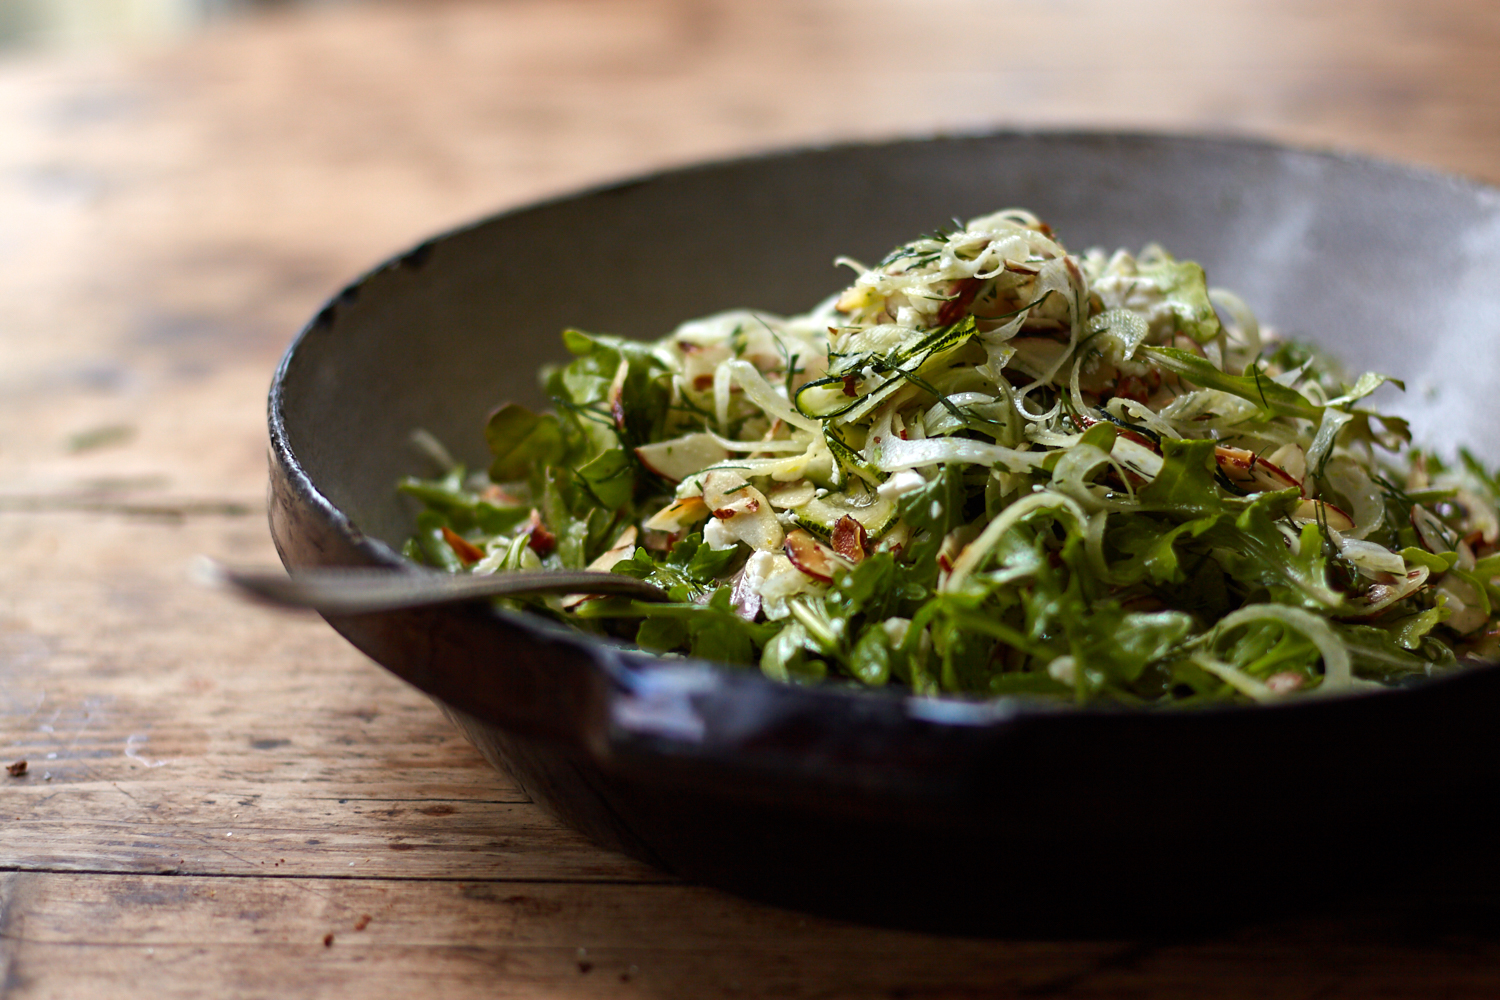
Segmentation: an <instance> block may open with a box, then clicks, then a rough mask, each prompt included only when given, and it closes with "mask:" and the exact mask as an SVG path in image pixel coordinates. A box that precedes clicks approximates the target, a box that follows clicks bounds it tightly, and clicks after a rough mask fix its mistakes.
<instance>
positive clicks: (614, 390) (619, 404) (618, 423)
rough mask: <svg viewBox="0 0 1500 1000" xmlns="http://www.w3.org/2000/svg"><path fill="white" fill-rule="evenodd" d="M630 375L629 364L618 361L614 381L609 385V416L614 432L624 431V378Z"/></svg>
mask: <svg viewBox="0 0 1500 1000" xmlns="http://www.w3.org/2000/svg"><path fill="white" fill-rule="evenodd" d="M629 374H630V362H629V361H626V360H625V359H624V358H621V359H620V366H619V367H618V368H616V369H615V377H614V381H612V382H610V384H609V396H608V399H609V416H610V419H612V420H613V421H614V422H615V430H617V431H623V430H624V429H625V377H626V376H627V375H629Z"/></svg>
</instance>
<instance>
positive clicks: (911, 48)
mask: <svg viewBox="0 0 1500 1000" xmlns="http://www.w3.org/2000/svg"><path fill="white" fill-rule="evenodd" d="M1497 48H1500V6H1497V5H1491V4H1474V3H1472V2H1470V0H1426V2H1421V3H1418V2H1415V0H1361V2H1359V3H1355V2H1353V0H1343V2H1330V3H1321V4H1309V3H1305V2H1302V0H1220V2H1215V3H1212V4H1209V3H1203V2H1201V0H1136V2H1133V3H1129V4H1124V3H1118V2H1115V0H1049V2H1048V3H1044V4H998V3H995V2H993V0H923V2H921V3H914V2H911V0H756V2H754V3H744V2H734V0H406V2H402V0H0V479H5V480H9V481H14V482H21V483H33V484H36V483H54V482H68V481H72V480H74V479H76V478H77V476H78V475H79V474H80V470H81V469H84V468H86V469H87V470H88V472H89V473H90V474H95V475H97V474H103V473H104V472H108V473H110V474H115V473H118V475H119V476H123V477H126V478H130V477H134V480H133V481H146V480H148V479H150V477H151V476H155V477H156V478H155V479H154V480H151V481H155V482H168V483H170V484H171V488H172V489H177V490H196V491H199V492H215V493H222V494H233V495H235V496H237V497H242V498H245V501H246V502H247V503H250V504H251V505H253V506H258V504H259V494H260V491H261V489H262V484H263V476H264V466H263V460H264V459H263V455H264V452H263V440H264V438H263V433H264V431H263V426H262V423H261V414H262V412H263V393H264V389H265V385H266V381H267V379H268V378H269V375H270V371H271V369H272V368H273V367H274V365H275V363H276V359H277V357H278V356H279V355H280V353H281V351H282V350H283V349H284V348H285V346H286V344H287V343H288V341H289V340H290V339H291V337H292V336H293V334H294V333H295V331H296V330H297V329H298V327H299V326H300V325H301V323H302V322H304V321H305V319H306V318H307V317H308V316H310V315H312V314H313V313H314V312H315V311H316V310H317V308H318V307H319V304H320V303H321V301H322V300H324V299H325V298H326V297H327V296H329V295H330V294H332V293H333V292H335V291H336V290H337V289H338V288H340V287H341V286H342V285H343V284H344V283H345V282H347V281H348V280H350V279H351V278H352V277H354V276H355V275H357V274H359V273H360V272H361V271H362V270H364V269H366V268H368V267H370V266H373V265H374V264H375V263H376V262H378V261H380V260H382V259H385V258H386V257H388V256H390V255H392V254H394V253H396V252H398V251H400V250H402V249H403V248H405V247H407V246H410V245H412V244H414V243H416V242H418V241H420V240H421V239H423V238H425V237H426V236H428V235H429V234H432V233H435V232H438V231H441V230H443V229H445V228H448V227H451V226H455V225H460V224H462V223H464V222H466V221H468V220H471V219H474V218H477V217H480V216H482V215H484V214H487V213H489V212H493V211H496V210H499V209H502V208H504V207H507V206H514V205H518V204H522V203H524V202H527V201H530V200H533V199H537V198H542V197H547V196H549V195H554V194H558V193H561V192H565V191H569V190H573V189H576V188H578V187H581V186H585V185H589V184H595V183H600V182H603V181H607V180H611V179H616V178H620V177H626V176H630V175H632V174H635V173H638V172H642V171H649V170H654V169H660V168H664V167H670V166H673V165H678V164H683V163H689V162H693V161H698V160H703V159H712V158H719V157H728V156H737V155H744V154H748V153H754V152H757V151H763V150H769V149H775V148H779V147H786V146H795V145H799V144H808V143H823V142H834V141H844V140H861V139H880V138H887V137H893V136H912V135H926V134H932V133H934V132H941V131H964V130H976V129H990V128H1000V127H1021V128H1111V129H1136V130H1140V129H1145V130H1159V131H1192V132H1209V133H1220V134H1231V135H1242V136H1250V137H1255V138H1261V139H1270V140H1275V141H1283V142H1290V143H1295V144H1300V145H1307V146H1313V147H1320V148H1333V149H1343V150H1352V151H1356V152H1361V153H1366V154H1372V155H1376V156H1382V157H1387V158H1392V159H1397V160H1401V161H1404V162H1409V163H1412V164H1415V165H1418V166H1426V167H1436V168H1440V169H1445V170H1451V171H1456V172H1458V173H1462V174H1467V175H1469V176H1473V177H1478V178H1481V179H1487V180H1496V179H1500V142H1497V138H1496V137H1497V136H1500V101H1497V100H1496V99H1495V97H1494V95H1495V94H1496V93H1497V92H1500V68H1497V63H1496V60H1495V59H1494V55H1493V54H1494V52H1495V51H1496V50H1497ZM1087 238H1088V237H1087V235H1086V234H1084V235H1081V236H1080V237H1079V239H1083V240H1086V239H1087ZM148 399H150V400H151V405H145V404H146V401H147V400H148ZM116 426H120V427H126V426H128V427H130V428H132V431H131V434H130V435H128V436H126V435H119V434H115V435H108V434H106V435H104V436H103V437H98V436H90V435H91V429H92V428H96V427H106V428H108V427H116ZM75 440H88V441H96V440H97V441H109V442H113V444H112V446H111V447H109V448H107V449H106V448H101V449H94V450H88V451H86V452H84V453H82V454H83V458H80V457H79V455H78V454H77V453H75V452H74V451H72V450H70V446H69V444H68V442H72V441H75ZM85 459H86V461H85ZM168 465H170V466H172V468H171V470H170V473H168V472H166V471H163V470H164V468H165V467H166V466H168ZM146 470H150V471H149V474H148V472H147V471H146ZM28 488H30V487H28ZM164 488H165V487H164Z"/></svg>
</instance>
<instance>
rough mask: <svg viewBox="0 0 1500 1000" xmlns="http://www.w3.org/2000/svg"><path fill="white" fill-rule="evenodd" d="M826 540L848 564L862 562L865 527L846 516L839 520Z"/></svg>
mask: <svg viewBox="0 0 1500 1000" xmlns="http://www.w3.org/2000/svg"><path fill="white" fill-rule="evenodd" d="M828 540H829V542H831V543H832V545H833V551H835V552H837V553H838V554H839V555H841V556H843V557H844V558H845V559H847V560H849V561H850V562H852V563H859V562H862V561H863V560H864V558H865V547H866V545H867V544H868V538H867V537H866V535H865V526H864V525H863V524H860V523H859V522H858V521H856V520H855V519H854V518H852V517H850V516H849V515H848V514H845V515H844V516H843V517H841V518H839V520H838V523H837V524H835V525H834V526H833V534H832V535H831V536H830V537H829V539H828Z"/></svg>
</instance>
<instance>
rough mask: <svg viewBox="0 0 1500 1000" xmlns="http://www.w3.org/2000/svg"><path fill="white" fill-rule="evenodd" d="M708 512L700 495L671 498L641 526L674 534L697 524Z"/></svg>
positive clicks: (706, 505) (649, 529) (648, 529)
mask: <svg viewBox="0 0 1500 1000" xmlns="http://www.w3.org/2000/svg"><path fill="white" fill-rule="evenodd" d="M708 514H709V510H708V504H706V503H704V502H703V498H702V497H683V498H681V499H680V500H673V501H672V502H671V503H669V504H667V505H666V506H665V507H663V508H662V509H661V510H659V511H657V512H656V513H655V514H652V515H651V517H650V519H649V520H647V521H646V523H645V524H644V525H643V527H644V528H645V529H646V530H647V531H666V532H670V533H674V534H675V533H677V532H680V531H685V530H687V529H688V528H690V527H692V526H693V525H695V524H697V523H698V522H699V521H701V520H703V519H704V518H705V517H707V516H708Z"/></svg>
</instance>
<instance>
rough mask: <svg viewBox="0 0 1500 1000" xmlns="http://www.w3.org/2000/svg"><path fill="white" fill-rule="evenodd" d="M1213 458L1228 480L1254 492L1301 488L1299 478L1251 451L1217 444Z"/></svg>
mask: <svg viewBox="0 0 1500 1000" xmlns="http://www.w3.org/2000/svg"><path fill="white" fill-rule="evenodd" d="M1214 460H1215V461H1216V462H1218V463H1219V470H1220V471H1221V472H1223V473H1224V475H1225V477H1226V478H1227V479H1228V480H1229V481H1230V482H1232V483H1234V484H1235V485H1236V486H1241V487H1245V488H1248V489H1249V490H1250V491H1251V492H1254V493H1261V492H1265V491H1267V490H1285V489H1291V488H1292V487H1296V488H1297V489H1299V490H1300V489H1301V488H1302V482H1301V480H1298V479H1296V478H1294V477H1293V476H1292V475H1291V474H1290V473H1288V472H1287V471H1286V470H1285V469H1282V468H1281V467H1280V466H1277V465H1273V464H1272V463H1271V462H1269V461H1267V460H1266V459H1264V458H1261V457H1260V456H1259V455H1257V454H1256V453H1255V452H1253V451H1246V450H1245V449H1243V448H1227V447H1225V446H1223V445H1219V446H1218V447H1217V448H1215V449H1214ZM1350 526H1351V527H1352V526H1353V522H1350Z"/></svg>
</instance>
